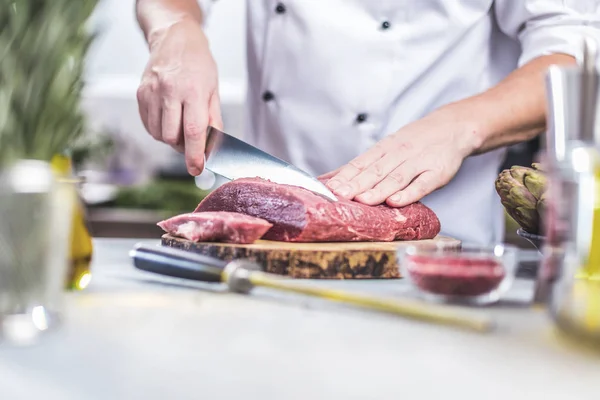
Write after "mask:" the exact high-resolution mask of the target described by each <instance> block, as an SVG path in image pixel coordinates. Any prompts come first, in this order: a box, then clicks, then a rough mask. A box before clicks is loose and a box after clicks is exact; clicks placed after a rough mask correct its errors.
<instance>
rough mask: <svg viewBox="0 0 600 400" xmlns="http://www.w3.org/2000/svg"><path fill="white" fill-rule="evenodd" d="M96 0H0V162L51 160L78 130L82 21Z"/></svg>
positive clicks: (84, 43)
mask: <svg viewBox="0 0 600 400" xmlns="http://www.w3.org/2000/svg"><path fill="white" fill-rule="evenodd" d="M97 3H98V0H0V163H2V164H6V163H8V162H12V161H14V160H16V159H20V158H32V159H39V160H45V161H50V160H51V159H52V157H53V156H55V155H56V154H58V153H62V152H64V151H65V150H67V149H68V147H69V146H70V145H71V144H72V143H73V142H74V141H75V140H76V139H77V138H78V137H79V136H81V134H82V133H83V131H84V129H85V118H84V115H83V113H82V111H81V110H80V102H81V95H82V90H83V87H84V82H83V73H84V63H85V59H86V54H87V52H88V49H89V47H90V44H91V43H92V41H93V37H94V35H93V34H92V33H91V32H89V29H88V27H87V26H86V22H87V21H88V19H89V17H90V15H91V13H92V11H93V10H94V8H95V7H96V5H97Z"/></svg>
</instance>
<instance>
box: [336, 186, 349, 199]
mask: <svg viewBox="0 0 600 400" xmlns="http://www.w3.org/2000/svg"><path fill="white" fill-rule="evenodd" d="M350 190H352V189H351V188H350V186H348V185H342V186H340V187H339V188H338V189H336V191H335V192H336V193H337V194H338V195H339V196H342V197H346V196H348V195H349V194H350Z"/></svg>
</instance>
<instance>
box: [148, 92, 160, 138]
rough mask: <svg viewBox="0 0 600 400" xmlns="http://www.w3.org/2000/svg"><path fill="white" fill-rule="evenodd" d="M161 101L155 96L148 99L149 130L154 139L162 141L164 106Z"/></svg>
mask: <svg viewBox="0 0 600 400" xmlns="http://www.w3.org/2000/svg"><path fill="white" fill-rule="evenodd" d="M160 103H161V102H160V100H159V99H158V98H156V97H155V96H152V97H151V98H150V99H149V101H148V131H149V132H150V135H152V137H153V138H154V139H156V140H160V141H162V107H161V104H160Z"/></svg>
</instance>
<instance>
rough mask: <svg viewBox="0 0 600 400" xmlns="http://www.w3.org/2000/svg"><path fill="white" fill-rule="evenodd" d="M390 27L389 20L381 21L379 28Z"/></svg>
mask: <svg viewBox="0 0 600 400" xmlns="http://www.w3.org/2000/svg"><path fill="white" fill-rule="evenodd" d="M389 28H390V22H389V21H383V22H382V23H381V29H384V30H385V29H389Z"/></svg>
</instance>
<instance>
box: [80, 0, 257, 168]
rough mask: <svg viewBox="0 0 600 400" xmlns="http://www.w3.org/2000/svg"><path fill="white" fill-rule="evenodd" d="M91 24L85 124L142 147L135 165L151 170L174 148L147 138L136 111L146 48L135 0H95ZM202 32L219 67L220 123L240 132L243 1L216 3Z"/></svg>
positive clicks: (234, 0)
mask: <svg viewBox="0 0 600 400" xmlns="http://www.w3.org/2000/svg"><path fill="white" fill-rule="evenodd" d="M92 25H93V27H94V28H96V29H99V33H100V36H99V37H98V39H97V40H96V42H95V43H94V45H93V47H92V49H91V50H90V54H89V59H88V67H87V80H88V85H87V90H86V101H85V109H86V111H87V114H88V116H89V118H90V121H91V123H92V124H93V126H96V127H104V128H109V129H112V130H117V131H121V132H122V133H123V135H124V136H125V137H126V138H127V139H128V141H131V142H132V144H133V145H134V146H135V147H137V148H138V149H140V150H141V151H144V153H143V154H144V155H145V156H144V159H143V160H139V159H137V160H136V164H137V165H143V166H144V168H146V169H152V168H155V167H156V166H158V165H162V164H164V163H166V162H168V161H169V160H170V159H172V157H173V154H174V152H173V151H171V150H170V149H169V148H168V147H167V146H165V145H162V144H160V143H157V142H155V141H154V140H153V139H151V138H150V137H149V135H148V134H147V133H146V132H145V130H144V127H143V125H142V123H141V121H140V118H139V115H138V109H137V102H136V90H137V86H138V84H139V81H140V77H141V74H142V72H143V70H144V67H145V65H146V62H147V60H148V51H147V46H146V43H145V41H144V38H143V36H142V34H141V31H140V29H139V28H138V26H137V22H136V20H135V0H101V2H100V4H99V5H98V8H97V10H96V12H95V14H94V15H93V17H92ZM206 33H207V35H208V37H209V40H210V43H211V49H212V51H213V54H214V57H215V60H216V62H217V66H218V68H219V75H220V89H221V101H222V112H223V119H224V124H225V127H226V129H227V131H228V132H230V133H232V134H235V135H240V134H241V128H242V126H241V123H242V116H243V114H242V113H243V104H244V100H245V79H246V59H245V56H246V54H245V1H244V0H219V1H218V2H216V3H215V5H214V7H213V12H212V13H211V15H210V18H209V20H208V23H207V28H206ZM136 158H139V155H138V156H137V157H136ZM132 163H133V161H132Z"/></svg>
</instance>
